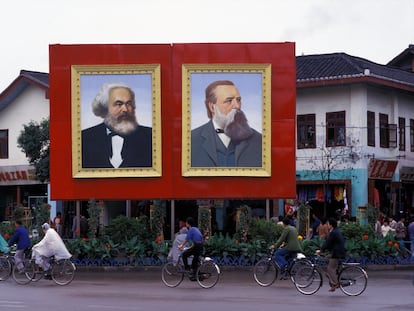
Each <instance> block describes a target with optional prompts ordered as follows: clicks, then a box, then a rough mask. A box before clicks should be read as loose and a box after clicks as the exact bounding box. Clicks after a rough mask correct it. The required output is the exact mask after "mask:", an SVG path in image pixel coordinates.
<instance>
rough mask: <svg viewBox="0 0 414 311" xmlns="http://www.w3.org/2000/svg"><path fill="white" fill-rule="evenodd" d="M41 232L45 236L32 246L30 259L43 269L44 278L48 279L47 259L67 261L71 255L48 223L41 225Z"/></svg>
mask: <svg viewBox="0 0 414 311" xmlns="http://www.w3.org/2000/svg"><path fill="white" fill-rule="evenodd" d="M42 230H43V233H44V234H45V236H44V237H43V239H42V240H41V241H40V242H39V243H37V244H35V245H33V247H32V258H34V259H35V262H36V264H38V265H40V266H41V267H42V268H43V271H44V273H45V278H50V273H49V270H50V263H49V258H50V257H52V256H55V259H56V260H61V259H69V258H70V257H72V255H71V254H70V253H69V251H68V250H67V248H66V245H65V243H63V240H62V238H61V237H60V236H59V234H58V233H57V232H56V231H55V230H54V229H53V228H50V226H49V224H48V223H44V224H43V225H42Z"/></svg>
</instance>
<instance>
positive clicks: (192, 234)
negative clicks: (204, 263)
mask: <svg viewBox="0 0 414 311" xmlns="http://www.w3.org/2000/svg"><path fill="white" fill-rule="evenodd" d="M185 225H186V227H187V229H188V233H187V236H186V238H185V239H184V240H183V241H182V242H181V244H180V245H179V246H178V249H179V250H182V249H183V247H184V245H186V243H187V242H189V241H191V242H192V243H193V244H192V246H191V247H190V248H188V249H187V250H185V251H184V252H183V254H182V258H183V263H184V268H185V270H190V266H189V265H188V257H190V256H193V261H192V263H191V270H192V271H191V273H190V279H191V278H194V274H195V273H196V271H197V268H198V258H199V257H200V255H201V254H202V253H203V248H204V238H203V235H202V234H201V232H200V230H199V229H198V228H197V227H195V221H194V219H193V218H192V217H188V218H187V219H186V223H185Z"/></svg>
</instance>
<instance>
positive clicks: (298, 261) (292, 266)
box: [253, 249, 311, 287]
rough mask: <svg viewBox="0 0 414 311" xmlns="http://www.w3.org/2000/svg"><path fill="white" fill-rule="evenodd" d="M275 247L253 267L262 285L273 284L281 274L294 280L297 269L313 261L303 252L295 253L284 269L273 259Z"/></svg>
mask: <svg viewBox="0 0 414 311" xmlns="http://www.w3.org/2000/svg"><path fill="white" fill-rule="evenodd" d="M274 253H275V249H270V251H269V254H268V255H267V257H264V258H262V259H260V260H259V261H258V262H257V263H256V264H255V265H254V268H253V277H254V280H255V281H256V282H257V284H259V285H260V286H264V287H266V286H270V285H272V284H273V283H274V282H275V281H276V279H277V278H278V276H279V274H280V273H281V274H284V275H285V276H286V277H289V278H290V279H291V280H292V282H293V280H294V279H293V277H294V275H295V274H296V271H297V269H298V268H299V267H300V266H302V265H305V264H309V265H310V264H311V262H310V261H309V260H308V259H307V258H306V256H305V255H304V254H302V253H294V254H293V255H292V256H290V258H289V259H288V263H287V266H286V267H284V269H283V270H282V269H281V267H280V266H279V265H278V264H277V263H276V262H275V261H274V260H273V255H274Z"/></svg>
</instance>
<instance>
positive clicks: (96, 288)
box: [0, 268, 414, 311]
mask: <svg viewBox="0 0 414 311" xmlns="http://www.w3.org/2000/svg"><path fill="white" fill-rule="evenodd" d="M368 275H369V281H368V287H367V289H366V291H365V292H364V293H363V294H362V295H361V296H358V297H348V296H346V295H345V294H343V293H342V292H341V291H340V290H337V291H336V292H334V293H330V292H328V288H329V286H328V285H327V282H325V283H324V286H323V287H322V288H321V289H320V290H319V292H317V293H316V294H314V295H312V296H305V295H302V294H300V293H299V292H297V291H296V289H295V288H294V286H293V284H292V283H291V282H290V281H289V280H283V281H279V280H278V281H277V282H276V283H275V284H274V285H272V286H270V287H260V286H258V285H257V284H256V283H255V281H254V280H253V277H252V271H251V269H241V270H238V269H231V270H224V271H223V272H222V275H221V279H220V281H219V283H218V284H217V285H216V286H215V287H214V288H211V289H202V288H200V287H199V286H198V285H197V283H195V282H191V281H189V280H184V281H183V283H181V284H180V285H179V286H178V287H176V288H168V287H166V286H165V285H164V284H163V283H162V281H161V272H160V269H159V268H149V269H131V270H128V269H121V270H116V269H108V270H102V269H93V270H87V269H83V268H81V269H79V270H78V271H77V274H76V277H75V279H74V281H73V282H72V283H71V284H69V285H67V286H58V285H56V284H54V283H53V281H49V280H40V281H39V282H32V283H30V284H28V285H18V284H16V283H15V282H14V281H13V279H9V280H7V281H4V282H0V293H1V294H0V295H1V296H0V297H1V298H0V310H31V311H44V310H53V311H60V310H64V311H66V310H67V311H71V310H74V311H84V310H85V311H95V310H121V311H122V310H146V311H147V310H151V311H155V310H169V311H170V310H179V311H187V310H188V311H190V310H191V311H203V310H208V311H216V310H217V311H218V310H237V311H245V310H246V311H247V310H249V311H252V310H253V311H254V310H270V309H272V310H273V309H280V308H281V309H284V310H295V311H296V310H306V311H313V310H315V311H316V310H317V311H321V310H330V311H332V310H364V311H371V310H376V311H378V310H379V311H381V310H382V311H387V310H390V311H391V310H392V311H404V310H414V285H413V281H414V269H402V270H368Z"/></svg>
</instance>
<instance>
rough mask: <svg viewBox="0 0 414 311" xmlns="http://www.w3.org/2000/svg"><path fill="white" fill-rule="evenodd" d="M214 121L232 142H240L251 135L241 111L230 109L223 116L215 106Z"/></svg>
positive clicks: (250, 129)
mask: <svg viewBox="0 0 414 311" xmlns="http://www.w3.org/2000/svg"><path fill="white" fill-rule="evenodd" d="M214 121H215V122H216V123H217V125H218V126H219V127H221V128H222V129H223V130H224V133H225V134H226V135H227V136H228V137H230V138H231V139H232V140H234V141H242V140H245V139H247V138H249V137H251V136H252V135H253V130H252V128H251V127H250V126H249V124H248V122H247V118H246V116H245V114H244V112H243V111H242V110H239V109H232V110H231V111H230V112H229V113H228V114H227V115H224V114H222V113H221V112H220V110H219V109H218V108H217V105H214Z"/></svg>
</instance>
